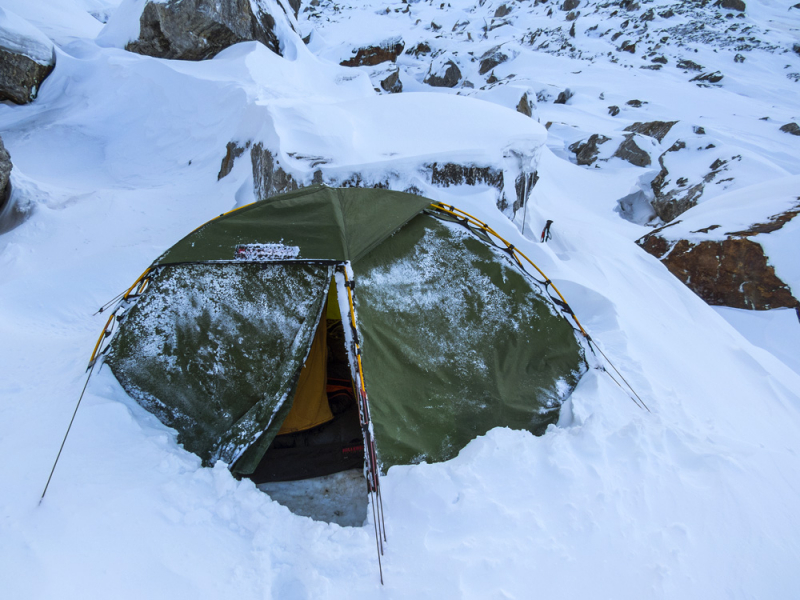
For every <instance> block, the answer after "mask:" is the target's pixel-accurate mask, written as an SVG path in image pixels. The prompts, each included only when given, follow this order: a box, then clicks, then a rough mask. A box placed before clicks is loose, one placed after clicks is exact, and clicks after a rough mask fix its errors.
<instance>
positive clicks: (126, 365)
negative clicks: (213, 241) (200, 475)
mask: <svg viewBox="0 0 800 600" xmlns="http://www.w3.org/2000/svg"><path fill="white" fill-rule="evenodd" d="M330 277H331V273H330V270H329V269H328V268H327V267H315V266H311V265H295V264H293V265H281V264H270V265H261V264H224V265H223V264H214V265H202V264H190V265H177V266H171V267H168V268H166V269H164V270H163V271H162V272H161V274H159V275H158V276H157V277H156V279H155V280H154V281H153V283H152V284H151V288H150V289H149V290H148V291H147V292H146V293H145V294H144V295H143V297H142V298H141V299H140V300H139V302H138V303H137V304H136V305H135V306H134V307H133V308H132V309H131V310H130V312H129V314H128V315H127V316H126V318H125V320H126V323H125V326H124V327H122V328H121V330H120V331H119V333H118V335H117V336H116V337H115V338H114V339H113V341H112V345H111V352H110V354H109V356H108V358H107V362H108V363H109V364H110V366H111V368H112V370H113V371H114V374H115V375H116V377H117V379H118V380H119V381H120V383H121V384H122V385H123V387H124V388H125V389H126V391H127V392H128V393H129V394H130V395H131V396H132V397H133V398H135V399H136V400H137V401H138V402H139V403H140V404H141V405H142V406H144V408H146V409H147V410H149V411H151V412H152V413H154V414H155V415H156V416H157V417H158V418H159V419H160V420H161V421H162V422H163V423H165V424H167V425H168V426H170V427H174V428H175V429H177V430H178V433H179V442H181V443H182V444H183V445H184V447H185V448H186V449H187V450H189V451H191V452H195V453H196V454H198V455H199V456H200V457H201V458H202V459H203V460H204V461H205V462H206V463H213V462H214V461H216V460H220V459H221V460H224V461H225V462H227V463H229V464H230V463H233V462H234V460H235V459H237V458H239V457H240V456H241V455H242V452H244V451H245V450H246V449H248V447H250V445H251V444H252V443H253V442H254V441H255V440H256V439H258V442H257V444H255V445H256V446H257V447H258V449H260V448H261V447H262V446H263V449H264V450H266V446H268V445H269V442H270V441H271V438H270V439H267V438H268V437H270V436H266V437H265V436H264V435H261V433H262V432H265V431H268V430H269V427H270V424H271V423H273V422H276V421H278V420H280V421H282V420H283V417H284V416H285V415H284V413H283V412H282V411H283V410H284V407H283V404H284V403H283V402H282V401H283V400H285V398H286V396H287V394H286V390H287V388H291V387H292V385H293V380H294V378H295V377H296V374H297V372H298V370H299V368H300V367H301V366H302V361H303V359H304V357H305V354H306V351H307V348H308V345H309V343H310V340H311V338H312V336H313V334H314V331H315V329H316V324H317V319H318V317H319V312H320V310H321V306H322V302H323V299H324V297H325V293H326V290H327V286H328V282H329V281H330ZM285 411H288V407H286V408H285ZM271 435H273V436H274V432H272V434H271ZM259 436H260V437H259ZM265 444H266V445H265ZM253 452H255V453H256V454H257V452H256V451H255V450H253ZM262 454H263V453H262ZM245 458H246V457H245ZM258 458H260V456H258ZM253 460H255V461H256V463H257V459H256V458H253ZM247 463H248V461H247V460H245V461H244V462H242V461H241V460H240V462H239V463H238V464H237V468H241V469H244V470H245V472H246V469H247V466H246V464H247ZM253 466H254V465H253Z"/></svg>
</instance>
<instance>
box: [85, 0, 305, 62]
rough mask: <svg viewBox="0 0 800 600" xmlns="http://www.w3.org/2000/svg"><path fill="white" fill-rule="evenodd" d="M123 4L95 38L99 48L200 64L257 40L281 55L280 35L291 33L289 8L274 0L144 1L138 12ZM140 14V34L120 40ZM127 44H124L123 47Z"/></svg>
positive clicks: (128, 1) (290, 11)
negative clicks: (112, 47) (107, 46)
mask: <svg viewBox="0 0 800 600" xmlns="http://www.w3.org/2000/svg"><path fill="white" fill-rule="evenodd" d="M126 4H127V5H132V4H133V0H125V2H123V4H122V5H121V6H120V8H119V9H117V13H119V15H120V16H118V15H117V13H115V15H114V16H113V17H112V19H111V20H110V21H109V23H108V25H107V26H106V30H104V32H103V33H101V35H100V36H99V38H98V40H99V41H100V43H104V44H110V45H120V42H121V43H122V44H124V47H125V49H126V50H129V51H131V52H137V53H138V54H145V55H148V56H155V57H158V58H171V59H179V60H204V59H207V58H211V57H213V56H215V55H216V54H218V53H219V52H221V51H222V50H224V49H225V48H227V47H229V46H232V45H233V44H237V43H239V42H246V41H257V42H261V43H262V44H264V45H265V46H266V47H267V48H269V49H270V50H272V51H273V52H275V53H277V54H280V53H281V49H280V48H281V39H280V34H281V32H282V31H286V30H292V29H294V26H293V24H292V20H293V17H292V16H290V15H292V14H293V12H294V11H293V9H292V7H291V6H290V5H288V4H287V5H286V6H284V5H283V4H282V3H281V2H280V1H277V0H276V1H273V0H165V1H158V0H146V2H145V4H144V7H143V9H142V10H141V13H137V11H134V10H132V8H131V6H126ZM137 14H139V15H140V16H139V34H138V37H136V38H135V39H131V40H121V38H120V36H122V35H124V34H123V33H122V32H123V31H125V32H127V30H128V28H130V24H126V23H121V22H120V21H122V20H123V19H132V18H135V17H136V15H137ZM125 42H127V43H125Z"/></svg>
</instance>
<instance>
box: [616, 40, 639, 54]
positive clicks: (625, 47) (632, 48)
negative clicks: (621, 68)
mask: <svg viewBox="0 0 800 600" xmlns="http://www.w3.org/2000/svg"><path fill="white" fill-rule="evenodd" d="M619 51H620V52H630V53H631V54H636V42H631V41H630V40H625V41H624V42H622V45H621V46H620V47H619Z"/></svg>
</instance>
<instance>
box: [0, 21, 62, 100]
mask: <svg viewBox="0 0 800 600" xmlns="http://www.w3.org/2000/svg"><path fill="white" fill-rule="evenodd" d="M54 67H55V50H54V47H53V43H52V42H51V41H50V40H49V39H48V38H47V36H45V35H44V34H43V33H42V32H41V31H39V30H38V29H36V28H35V27H34V26H33V25H31V24H30V23H28V22H27V21H25V20H24V19H23V18H22V17H19V16H17V15H16V14H14V13H12V12H10V11H7V10H4V9H2V8H0V101H3V100H10V101H11V102H14V103H15V104H27V103H28V102H32V101H33V100H34V98H36V95H37V93H38V92H39V87H40V86H41V85H42V82H43V81H44V80H45V78H46V77H47V76H48V75H49V74H50V73H51V72H52V70H53V68H54Z"/></svg>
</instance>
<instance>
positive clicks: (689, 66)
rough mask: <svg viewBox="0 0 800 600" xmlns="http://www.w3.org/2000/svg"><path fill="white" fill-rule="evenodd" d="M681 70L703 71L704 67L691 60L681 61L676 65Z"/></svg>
mask: <svg viewBox="0 0 800 600" xmlns="http://www.w3.org/2000/svg"><path fill="white" fill-rule="evenodd" d="M675 66H676V67H678V68H679V69H685V70H686V71H702V70H703V65H698V64H697V63H696V62H694V61H691V60H685V59H684V60H679V61H678V63H677V64H676V65H675Z"/></svg>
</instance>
